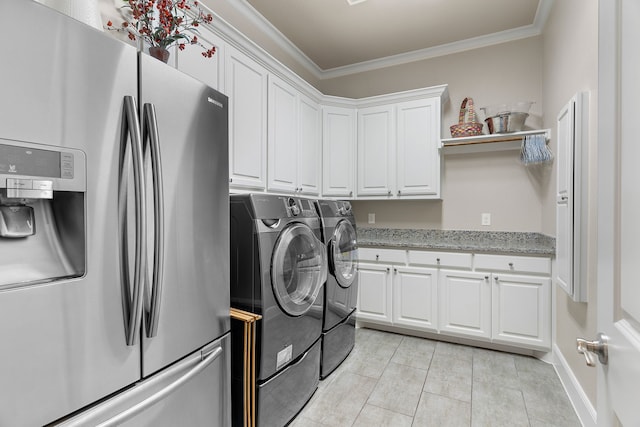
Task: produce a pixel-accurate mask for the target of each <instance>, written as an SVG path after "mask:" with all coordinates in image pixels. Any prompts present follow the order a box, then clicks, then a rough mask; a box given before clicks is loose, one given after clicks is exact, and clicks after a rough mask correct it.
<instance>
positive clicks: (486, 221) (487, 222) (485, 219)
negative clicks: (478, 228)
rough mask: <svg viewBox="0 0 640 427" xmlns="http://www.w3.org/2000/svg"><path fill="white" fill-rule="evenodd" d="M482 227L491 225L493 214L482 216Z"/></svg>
mask: <svg viewBox="0 0 640 427" xmlns="http://www.w3.org/2000/svg"><path fill="white" fill-rule="evenodd" d="M482 225H491V214H490V213H483V214H482Z"/></svg>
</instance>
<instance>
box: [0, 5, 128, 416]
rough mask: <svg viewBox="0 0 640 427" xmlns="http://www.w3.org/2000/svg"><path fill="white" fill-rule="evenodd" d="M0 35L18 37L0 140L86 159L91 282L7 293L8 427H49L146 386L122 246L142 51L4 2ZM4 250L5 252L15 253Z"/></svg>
mask: <svg viewBox="0 0 640 427" xmlns="http://www.w3.org/2000/svg"><path fill="white" fill-rule="evenodd" d="M24 22H29V23H30V26H31V28H32V29H33V30H32V31H24V28H23V25H24ZM0 25H2V28H3V29H4V30H5V31H8V32H10V33H12V34H20V43H4V44H2V45H1V46H0V56H2V57H3V58H5V59H7V61H6V63H5V64H3V66H2V67H1V70H0V93H2V97H1V98H0V138H5V139H18V140H23V141H27V142H32V143H38V144H45V145H58V146H64V147H70V148H75V149H80V150H82V151H84V152H85V154H86V161H87V168H86V169H87V192H86V195H85V204H86V209H87V215H86V227H87V233H86V234H87V242H86V247H87V273H86V275H85V276H84V277H83V278H80V279H74V280H67V281H58V282H53V283H50V284H46V285H42V286H37V287H30V288H24V289H20V290H13V291H4V292H0V341H1V342H2V351H0V378H2V387H0V401H1V402H2V405H0V425H7V426H9V425H11V426H13V425H42V424H45V423H47V422H50V421H53V420H55V419H57V418H59V417H61V416H64V415H66V414H67V413H69V412H71V411H74V410H76V409H79V408H81V407H82V406H84V405H86V404H89V403H91V402H93V401H95V400H97V399H99V398H102V397H103V396H105V395H106V394H109V393H112V392H114V391H116V390H118V389H120V388H122V387H125V386H127V385H129V384H131V383H133V382H134V381H135V380H136V379H138V378H139V370H140V366H139V365H140V363H139V347H138V346H135V347H127V346H126V345H125V341H124V325H123V312H122V304H121V299H122V298H121V297H122V295H121V288H120V284H119V281H118V277H119V274H118V271H119V263H118V246H117V241H116V239H115V238H114V236H115V234H116V230H117V183H118V170H117V167H118V143H119V136H120V122H121V112H122V99H123V97H124V95H135V94H136V79H135V67H136V51H135V49H133V48H131V47H129V46H126V45H124V44H122V43H121V42H118V41H116V40H113V39H111V38H109V37H105V35H104V34H102V33H101V32H99V31H96V30H94V29H90V28H89V27H87V26H86V25H84V24H81V23H79V22H77V21H75V20H73V19H70V18H68V17H66V16H63V15H61V14H58V13H55V12H53V11H52V10H51V9H48V8H46V7H44V6H42V5H39V4H37V3H34V2H30V1H24V0H3V1H2V2H1V3H0ZM25 46H28V48H26V50H25ZM29 49H36V50H37V52H32V51H29ZM54 197H55V195H54ZM5 243H7V242H6V241H5V242H3V244H2V246H0V252H1V251H3V250H11V249H10V248H8V247H7V246H6V245H5ZM7 244H8V243H7Z"/></svg>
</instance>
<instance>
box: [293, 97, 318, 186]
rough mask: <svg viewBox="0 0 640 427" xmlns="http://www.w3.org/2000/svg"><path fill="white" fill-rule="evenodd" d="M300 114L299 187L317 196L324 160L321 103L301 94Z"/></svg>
mask: <svg viewBox="0 0 640 427" xmlns="http://www.w3.org/2000/svg"><path fill="white" fill-rule="evenodd" d="M298 116H299V120H298V164H297V166H298V181H297V182H298V188H299V191H300V192H301V193H304V194H307V195H313V196H317V195H319V194H320V172H321V170H320V168H321V160H322V138H321V132H322V128H321V127H320V120H321V119H322V116H321V113H320V105H318V103H317V102H315V101H314V100H312V99H311V98H308V97H306V96H304V95H302V94H301V95H300V96H299V102H298Z"/></svg>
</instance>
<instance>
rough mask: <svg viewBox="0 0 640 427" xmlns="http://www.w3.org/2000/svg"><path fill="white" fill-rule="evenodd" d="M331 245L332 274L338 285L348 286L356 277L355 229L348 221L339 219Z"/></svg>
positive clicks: (356, 248) (356, 245)
mask: <svg viewBox="0 0 640 427" xmlns="http://www.w3.org/2000/svg"><path fill="white" fill-rule="evenodd" d="M331 246H332V248H331V264H332V265H331V267H332V270H333V274H334V275H335V276H336V280H337V281H338V284H339V285H340V286H342V287H343V288H348V287H349V286H351V284H352V283H353V281H354V280H355V278H356V269H357V266H358V244H357V239H356V230H355V229H354V228H353V226H352V225H351V223H350V222H349V221H340V222H339V223H338V225H336V228H335V231H334V232H333V239H332V242H331Z"/></svg>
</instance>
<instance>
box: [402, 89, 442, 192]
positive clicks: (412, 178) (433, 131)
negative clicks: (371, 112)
mask: <svg viewBox="0 0 640 427" xmlns="http://www.w3.org/2000/svg"><path fill="white" fill-rule="evenodd" d="M396 112H397V133H396V195H397V196H398V197H401V196H435V197H437V196H439V195H440V152H439V145H440V100H439V99H435V98H429V99H421V100H417V101H410V102H403V103H401V104H398V105H397V106H396Z"/></svg>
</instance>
